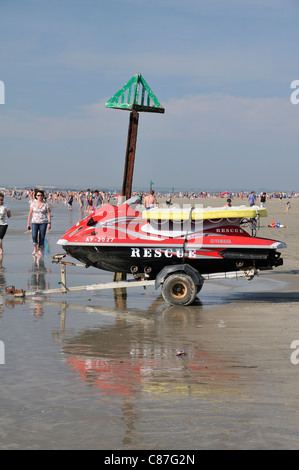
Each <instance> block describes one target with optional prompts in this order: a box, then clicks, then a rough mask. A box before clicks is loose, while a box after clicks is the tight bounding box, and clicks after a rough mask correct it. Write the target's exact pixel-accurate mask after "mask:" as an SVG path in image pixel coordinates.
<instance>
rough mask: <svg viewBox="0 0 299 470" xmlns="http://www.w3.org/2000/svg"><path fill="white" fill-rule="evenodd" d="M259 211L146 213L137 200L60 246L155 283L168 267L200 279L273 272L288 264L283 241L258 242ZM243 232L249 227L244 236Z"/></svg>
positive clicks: (93, 220) (88, 261)
mask: <svg viewBox="0 0 299 470" xmlns="http://www.w3.org/2000/svg"><path fill="white" fill-rule="evenodd" d="M266 215H267V211H266V209H264V208H260V207H258V206H253V207H247V206H236V207H220V208H204V209H203V208H202V207H201V206H200V205H198V207H197V206H196V207H193V208H192V207H188V208H185V207H184V208H181V207H171V208H169V207H166V208H152V209H149V210H144V207H143V206H142V205H141V200H140V199H138V197H135V198H131V199H129V200H127V201H126V202H125V203H123V204H121V205H120V206H118V207H117V206H113V205H111V204H107V205H104V206H103V207H101V208H98V209H97V210H95V211H94V212H93V213H92V214H90V215H88V216H87V217H85V218H84V219H83V220H81V221H79V222H77V223H76V225H74V226H73V227H72V228H70V229H69V230H68V231H67V232H66V233H65V234H64V235H63V236H62V237H61V238H60V240H59V241H58V244H59V245H61V246H62V247H63V248H64V250H65V251H66V252H67V254H69V255H70V256H72V257H73V258H76V259H77V260H79V261H81V262H82V263H84V264H85V265H86V266H94V267H96V268H99V269H103V270H106V271H112V272H121V273H131V274H133V275H134V277H136V278H138V277H139V278H140V277H143V278H146V279H155V278H156V277H157V275H158V274H159V273H160V272H161V270H162V269H163V268H165V267H168V269H169V268H170V267H171V266H181V265H188V266H190V267H191V268H192V270H195V271H197V272H198V273H200V274H201V275H204V274H208V273H219V272H231V271H238V270H248V269H252V268H254V269H257V270H264V269H273V267H276V266H281V265H282V264H283V260H282V258H281V256H280V253H279V252H278V251H277V250H279V249H281V248H285V247H286V245H285V244H284V243H282V242H279V241H276V240H272V239H268V238H258V237H257V236H256V231H257V228H258V225H259V219H260V217H265V216H266ZM243 227H249V231H250V232H251V233H248V231H245V230H244V228H243Z"/></svg>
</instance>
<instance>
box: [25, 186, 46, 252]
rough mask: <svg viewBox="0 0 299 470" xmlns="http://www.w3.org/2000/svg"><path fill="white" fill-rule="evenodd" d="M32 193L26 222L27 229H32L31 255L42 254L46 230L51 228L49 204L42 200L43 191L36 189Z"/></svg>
mask: <svg viewBox="0 0 299 470" xmlns="http://www.w3.org/2000/svg"><path fill="white" fill-rule="evenodd" d="M34 193H35V196H34V201H33V202H32V204H31V206H30V210H29V214H28V222H27V228H28V230H31V229H32V242H33V245H34V250H33V253H32V254H33V256H35V255H42V254H43V252H44V247H45V237H46V232H47V229H49V230H50V229H51V211H50V207H49V205H48V204H47V203H46V202H44V191H42V190H40V189H36V190H35V191H34Z"/></svg>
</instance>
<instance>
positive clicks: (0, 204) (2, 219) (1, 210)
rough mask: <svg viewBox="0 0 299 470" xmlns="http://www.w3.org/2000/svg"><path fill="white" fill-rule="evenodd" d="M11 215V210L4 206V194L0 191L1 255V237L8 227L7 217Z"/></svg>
mask: <svg viewBox="0 0 299 470" xmlns="http://www.w3.org/2000/svg"><path fill="white" fill-rule="evenodd" d="M10 217H11V211H10V209H8V207H6V206H4V194H3V193H0V255H1V256H2V255H3V238H4V236H5V234H6V231H7V227H8V219H9V218H10Z"/></svg>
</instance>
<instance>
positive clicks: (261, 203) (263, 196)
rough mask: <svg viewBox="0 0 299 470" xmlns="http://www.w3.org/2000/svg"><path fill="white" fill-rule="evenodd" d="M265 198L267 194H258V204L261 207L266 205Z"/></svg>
mask: <svg viewBox="0 0 299 470" xmlns="http://www.w3.org/2000/svg"><path fill="white" fill-rule="evenodd" d="M266 199H267V194H266V193H263V194H261V196H260V205H261V207H266Z"/></svg>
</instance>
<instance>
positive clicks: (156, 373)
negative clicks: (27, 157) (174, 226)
mask: <svg viewBox="0 0 299 470" xmlns="http://www.w3.org/2000/svg"><path fill="white" fill-rule="evenodd" d="M21 203H22V202H21ZM14 204H16V205H17V204H18V202H15V203H14ZM24 207H26V205H25V204H24ZM24 213H25V211H24V210H23V214H24ZM76 217H77V218H78V214H77V213H76V212H75V211H74V212H72V213H71V214H70V213H68V211H67V208H66V207H59V208H58V209H56V210H55V211H54V217H53V220H54V223H53V226H54V231H53V232H50V233H49V234H48V239H49V250H50V253H49V254H48V255H45V257H44V260H41V261H40V262H38V263H37V262H36V260H34V259H33V257H32V256H31V255H30V253H31V249H32V247H31V241H30V234H28V233H26V228H25V229H24V230H23V225H24V227H25V225H26V217H25V219H24V220H23V218H24V217H23V215H22V214H21V215H20V217H18V218H16V219H15V220H13V219H12V222H11V224H10V232H8V234H7V237H6V238H5V240H4V243H5V251H6V253H5V255H4V258H3V267H2V268H1V270H0V340H1V341H2V342H3V343H4V345H5V361H3V362H4V364H0V377H1V384H2V387H1V388H2V393H1V410H0V419H1V423H2V425H1V428H0V448H1V449H106V450H107V449H152V450H153V449H194V450H195V449H204V448H206V449H208V448H210V449H215V448H224V449H225V448H227V449H228V448H236V449H237V448H267V447H268V448H269V447H276V448H281V447H284V446H290V447H292V445H294V442H295V440H296V437H294V436H293V435H292V428H293V426H297V424H298V413H297V414H296V412H295V409H296V407H297V408H298V409H299V403H298V406H297V402H296V398H295V397H293V396H292V397H291V399H289V400H290V402H291V405H289V406H292V408H291V410H292V418H290V415H289V417H286V416H285V414H284V412H285V404H284V403H285V401H286V400H284V399H283V400H282V401H281V399H280V398H278V397H277V394H276V391H275V392H274V391H273V390H276V389H279V386H280V379H279V378H277V377H276V376H275V374H274V376H271V373H270V371H269V368H267V366H265V365H264V361H265V360H266V363H267V361H269V362H268V365H269V363H270V361H271V357H272V356H271V354H272V351H271V347H270V348H268V346H267V347H266V346H265V344H264V342H263V336H264V333H263V332H260V333H259V334H256V329H258V321H257V319H258V318H260V316H262V315H263V314H262V313H261V312H260V311H259V308H258V307H257V309H256V310H255V309H253V311H250V310H249V313H248V312H247V309H250V308H251V309H252V302H255V301H257V303H258V304H259V305H260V304H267V305H268V304H269V303H270V302H271V298H272V295H273V294H272V293H274V294H277V292H278V290H280V289H282V288H283V287H284V283H283V282H282V281H281V280H280V279H278V278H277V277H275V276H273V277H270V276H269V277H267V276H265V275H264V274H263V275H262V276H260V277H259V278H256V279H254V280H253V281H252V282H251V283H249V282H248V281H247V280H245V279H239V280H237V281H236V280H223V281H208V282H206V284H205V285H204V288H203V290H202V291H201V293H200V298H199V299H198V301H197V303H196V304H195V305H192V306H189V307H173V306H169V305H167V304H166V303H165V302H164V300H163V299H162V296H161V294H160V292H159V291H155V289H154V288H147V289H146V290H144V289H143V288H130V289H127V292H122V293H120V292H114V291H102V292H99V291H97V292H95V291H83V292H75V293H72V294H67V295H61V294H55V295H53V296H47V297H45V296H36V297H34V298H32V299H29V298H26V299H16V298H13V297H10V296H6V295H5V286H9V285H15V287H16V288H23V289H26V290H27V291H28V290H33V289H35V288H38V289H45V288H56V287H58V282H59V281H60V266H59V265H55V264H52V263H51V257H50V255H52V254H55V253H56V252H57V251H56V246H55V242H56V240H57V239H58V238H59V234H60V233H63V231H64V230H65V228H67V227H69V226H71V225H72V224H74V223H75V222H76V220H77V219H76ZM78 269H79V271H78ZM67 280H68V283H69V285H82V284H84V285H85V284H89V283H92V284H94V283H99V282H106V281H110V280H111V274H109V273H104V272H100V271H97V270H92V268H89V269H88V270H85V269H84V270H83V271H82V270H80V268H72V267H71V268H70V269H69V270H68V272H67ZM285 295H287V294H285ZM272 300H273V298H272ZM285 301H287V297H285ZM274 303H275V300H274ZM277 308H278V309H280V308H281V306H280V305H279V302H278V298H277ZM244 312H245V313H244ZM267 315H268V313H267ZM275 321H277V325H275ZM278 327H279V322H278V320H275V318H274V323H273V324H272V325H271V331H270V334H272V335H273V338H275V341H277V338H276V336H275V335H277V331H276V329H275V328H277V329H278ZM273 338H272V339H273ZM254 341H255V342H254ZM270 341H271V339H270ZM287 346H289V345H288V344H287ZM263 348H266V350H265V351H264V353H263V356H261V354H260V352H261V351H263ZM267 348H268V349H267ZM179 351H181V352H182V351H183V352H184V354H181V355H178V352H179ZM286 364H287V367H289V362H287V363H286ZM271 367H272V366H271ZM271 380H272V384H271ZM281 380H282V379H281ZM275 387H276V388H275ZM279 396H280V395H279ZM293 402H294V403H293ZM289 411H290V410H289ZM274 429H275V432H273V430H274ZM292 436H293V437H292Z"/></svg>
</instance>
